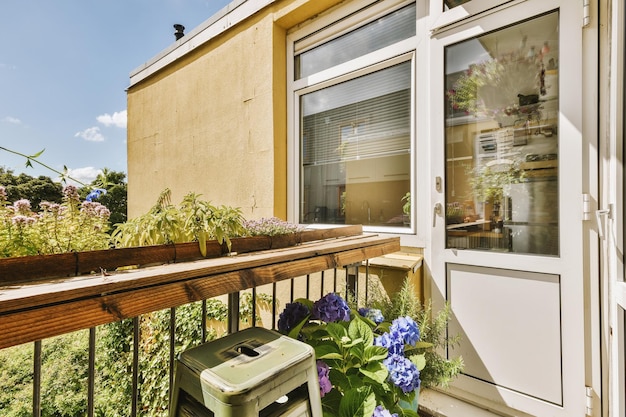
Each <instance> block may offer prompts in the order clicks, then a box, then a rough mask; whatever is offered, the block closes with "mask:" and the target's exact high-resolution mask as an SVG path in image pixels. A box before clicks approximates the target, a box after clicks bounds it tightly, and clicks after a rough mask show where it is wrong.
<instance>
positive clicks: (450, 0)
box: [443, 0, 472, 10]
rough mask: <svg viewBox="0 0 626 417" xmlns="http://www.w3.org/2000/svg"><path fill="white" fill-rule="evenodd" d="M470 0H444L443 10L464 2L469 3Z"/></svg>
mask: <svg viewBox="0 0 626 417" xmlns="http://www.w3.org/2000/svg"><path fill="white" fill-rule="evenodd" d="M470 1H472V0H444V2H443V10H450V9H453V8H455V7H457V6H460V5H462V4H465V3H469V2H470Z"/></svg>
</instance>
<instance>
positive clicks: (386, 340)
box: [374, 332, 404, 355]
mask: <svg viewBox="0 0 626 417" xmlns="http://www.w3.org/2000/svg"><path fill="white" fill-rule="evenodd" d="M374 346H382V347H384V348H387V350H388V351H389V355H404V341H403V339H402V336H401V335H399V334H398V333H397V332H396V333H395V334H394V333H386V332H385V333H383V334H382V335H380V336H378V337H376V338H375V339H374Z"/></svg>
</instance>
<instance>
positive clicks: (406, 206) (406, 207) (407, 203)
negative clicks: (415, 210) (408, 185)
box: [400, 192, 411, 214]
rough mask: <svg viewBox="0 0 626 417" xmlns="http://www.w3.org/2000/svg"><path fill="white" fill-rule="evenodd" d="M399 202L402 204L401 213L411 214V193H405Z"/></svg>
mask: <svg viewBox="0 0 626 417" xmlns="http://www.w3.org/2000/svg"><path fill="white" fill-rule="evenodd" d="M400 201H401V202H402V203H403V204H402V213H404V214H411V192H407V193H406V194H405V195H404V196H403V197H402V198H401V199H400Z"/></svg>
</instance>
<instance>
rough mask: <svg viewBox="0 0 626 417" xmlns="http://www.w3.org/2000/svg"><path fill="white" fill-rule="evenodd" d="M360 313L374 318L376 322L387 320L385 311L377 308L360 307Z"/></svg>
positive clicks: (371, 318)
mask: <svg viewBox="0 0 626 417" xmlns="http://www.w3.org/2000/svg"><path fill="white" fill-rule="evenodd" d="M359 314H360V315H361V316H363V317H366V318H368V319H370V320H372V321H373V322H374V323H376V324H380V323H382V322H383V321H385V318H384V317H383V313H382V312H381V311H380V310H378V309H377V308H368V307H362V308H359Z"/></svg>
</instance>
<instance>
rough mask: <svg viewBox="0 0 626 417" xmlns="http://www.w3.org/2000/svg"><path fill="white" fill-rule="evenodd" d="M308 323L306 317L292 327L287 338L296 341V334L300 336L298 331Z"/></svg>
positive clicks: (307, 317)
mask: <svg viewBox="0 0 626 417" xmlns="http://www.w3.org/2000/svg"><path fill="white" fill-rule="evenodd" d="M308 321H309V316H306V317H305V318H304V319H303V320H302V321H301V322H300V323H298V324H297V325H296V326H294V328H293V329H291V330H290V331H289V337H291V338H292V339H298V334H300V330H301V329H302V326H304V325H305V324H306V323H307V322H308Z"/></svg>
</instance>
